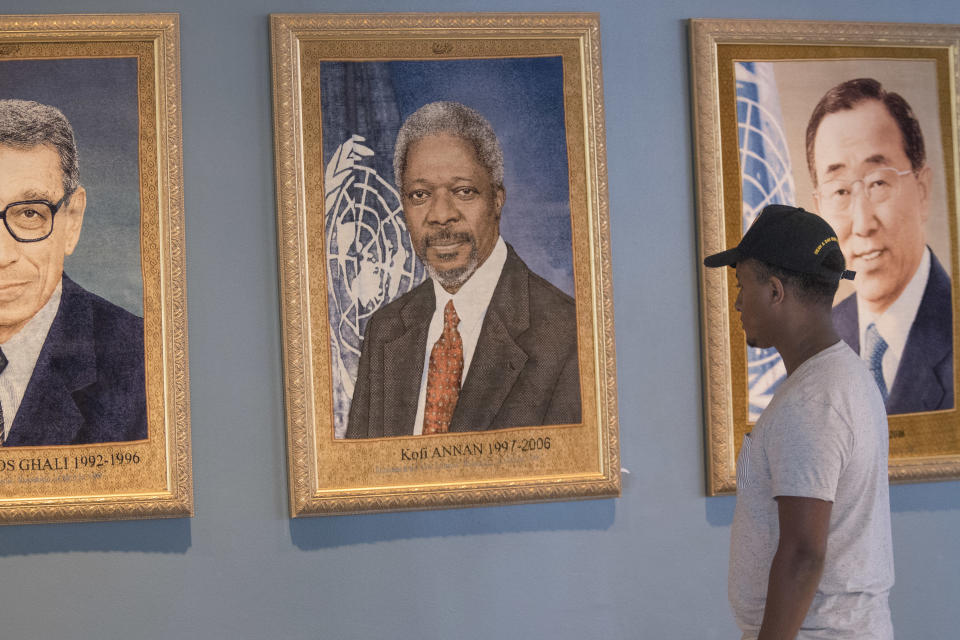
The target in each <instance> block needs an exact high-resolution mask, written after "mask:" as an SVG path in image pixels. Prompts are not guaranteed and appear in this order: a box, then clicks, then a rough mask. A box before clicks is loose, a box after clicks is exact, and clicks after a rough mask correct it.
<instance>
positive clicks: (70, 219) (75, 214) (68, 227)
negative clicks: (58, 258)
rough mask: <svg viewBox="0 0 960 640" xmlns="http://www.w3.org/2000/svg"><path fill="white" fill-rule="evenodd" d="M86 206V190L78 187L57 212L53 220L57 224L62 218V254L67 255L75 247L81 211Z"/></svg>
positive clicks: (78, 238) (78, 237) (80, 223)
mask: <svg viewBox="0 0 960 640" xmlns="http://www.w3.org/2000/svg"><path fill="white" fill-rule="evenodd" d="M86 208H87V191H86V189H84V188H83V187H78V188H77V190H76V191H74V192H73V195H71V196H70V202H69V203H68V204H67V206H66V207H64V209H63V210H61V211H60V212H59V217H58V218H57V220H56V221H55V222H54V224H57V223H58V222H60V220H61V219H62V220H63V225H64V233H66V239H65V240H64V245H63V254H64V255H67V256H69V255H70V254H72V253H73V250H74V249H76V247H77V241H78V240H80V228H81V227H82V226H83V212H84V211H85V210H86Z"/></svg>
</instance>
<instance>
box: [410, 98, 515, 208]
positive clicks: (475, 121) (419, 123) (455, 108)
mask: <svg viewBox="0 0 960 640" xmlns="http://www.w3.org/2000/svg"><path fill="white" fill-rule="evenodd" d="M444 133H446V134H449V135H452V136H456V137H458V138H461V139H463V140H466V141H467V142H469V143H470V144H471V145H472V146H473V149H474V151H475V152H476V154H477V160H479V161H480V164H481V165H483V167H484V168H485V169H486V170H487V174H488V175H489V176H490V181H491V182H493V185H494V186H495V187H497V188H502V187H503V150H502V149H501V148H500V143H499V142H498V141H497V134H496V133H494V131H493V127H492V126H491V125H490V123H489V122H488V121H487V119H486V118H484V117H483V116H482V115H480V113H479V112H478V111H475V110H474V109H471V108H470V107H468V106H466V105H462V104H460V103H459V102H431V103H429V104H425V105H423V106H422V107H420V108H419V109H417V110H416V111H414V112H413V113H412V114H410V117H408V118H407V119H406V121H405V122H404V123H403V126H401V127H400V132H399V133H398V134H397V142H396V147H395V150H394V153H393V177H394V181H395V182H396V183H397V186H398V187H399V188H400V189H401V190H402V189H403V172H404V171H405V170H406V168H407V151H408V149H409V147H410V145H411V144H413V143H414V142H417V141H418V140H422V139H423V138H426V137H429V136H434V135H440V134H444Z"/></svg>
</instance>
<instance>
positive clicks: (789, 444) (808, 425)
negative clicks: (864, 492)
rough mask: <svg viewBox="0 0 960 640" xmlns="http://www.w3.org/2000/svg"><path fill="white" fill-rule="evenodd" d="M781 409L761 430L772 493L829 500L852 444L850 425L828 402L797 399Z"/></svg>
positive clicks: (834, 492) (834, 493) (835, 489)
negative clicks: (765, 428) (768, 464)
mask: <svg viewBox="0 0 960 640" xmlns="http://www.w3.org/2000/svg"><path fill="white" fill-rule="evenodd" d="M784 409H785V411H783V412H782V413H781V414H780V416H779V418H781V419H778V420H777V421H776V423H771V424H768V425H767V426H768V429H767V430H766V432H765V433H764V449H765V450H766V454H767V459H768V461H769V463H770V475H771V479H772V485H773V495H774V497H777V496H797V497H801V498H817V499H820V500H827V501H830V502H833V501H834V498H835V497H836V493H837V483H838V481H839V479H840V474H841V473H842V472H843V469H844V466H845V464H846V461H847V460H848V459H849V454H850V451H851V449H852V447H853V432H852V431H851V429H850V426H849V425H848V424H847V423H846V421H844V420H843V418H842V417H841V416H840V414H839V413H837V411H836V409H834V408H833V407H831V406H830V405H828V404H823V403H819V402H806V403H797V404H794V405H792V406H790V407H785V408H784Z"/></svg>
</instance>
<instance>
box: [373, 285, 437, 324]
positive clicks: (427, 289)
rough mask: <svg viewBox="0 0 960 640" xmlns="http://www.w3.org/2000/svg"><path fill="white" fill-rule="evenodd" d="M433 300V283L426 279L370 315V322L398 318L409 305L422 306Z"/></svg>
mask: <svg viewBox="0 0 960 640" xmlns="http://www.w3.org/2000/svg"><path fill="white" fill-rule="evenodd" d="M432 299H433V282H432V281H431V280H430V278H427V279H426V280H424V281H423V282H421V283H420V284H418V285H417V286H415V287H414V288H413V289H411V290H410V291H407V292H406V293H404V294H403V295H401V296H399V297H397V298H394V299H393V300H391V301H390V302H388V303H387V304H385V305H383V306H382V307H380V308H379V309H377V310H376V311H374V312H373V313H372V314H371V315H370V321H371V322H373V321H374V320H380V321H383V320H384V319H385V318H389V317H394V316H399V315H400V313H401V312H402V311H403V310H404V309H405V308H406V307H407V306H409V305H411V304H416V305H424V304H426V303H428V302H430V301H431V300H432Z"/></svg>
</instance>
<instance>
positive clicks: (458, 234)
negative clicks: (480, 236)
mask: <svg viewBox="0 0 960 640" xmlns="http://www.w3.org/2000/svg"><path fill="white" fill-rule="evenodd" d="M451 242H473V234H471V233H470V232H469V231H450V230H449V229H441V230H440V231H437V232H436V233H431V234H430V235H427V236H424V237H423V242H422V244H423V247H424V248H425V249H426V248H427V247H432V246H434V245H437V244H450V243H451Z"/></svg>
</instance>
